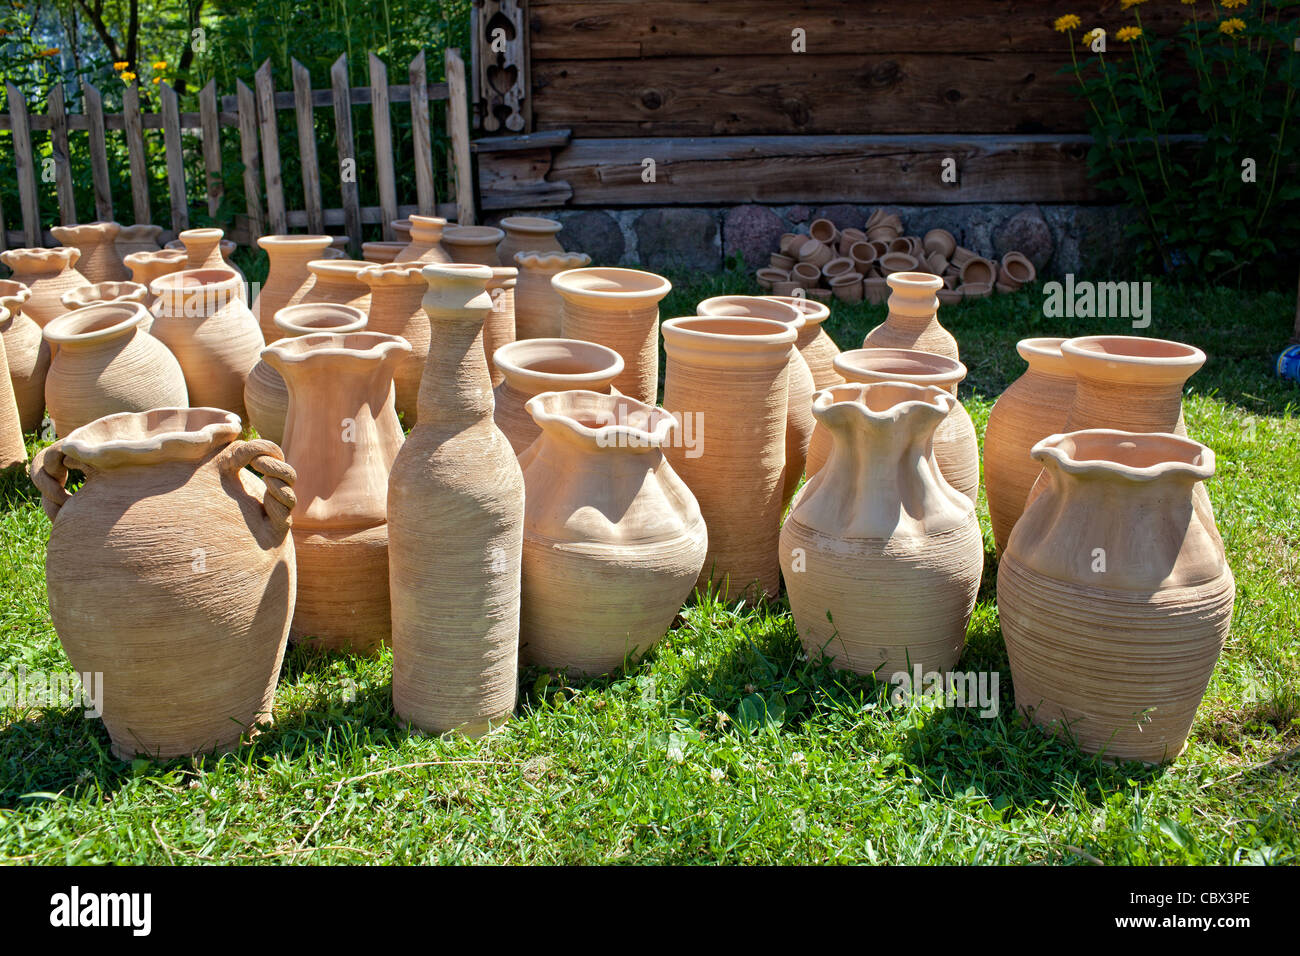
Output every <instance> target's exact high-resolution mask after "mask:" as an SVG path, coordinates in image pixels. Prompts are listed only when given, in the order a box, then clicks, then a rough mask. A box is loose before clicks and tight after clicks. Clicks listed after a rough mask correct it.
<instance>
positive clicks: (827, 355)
mask: <svg viewBox="0 0 1300 956" xmlns="http://www.w3.org/2000/svg"><path fill="white" fill-rule="evenodd" d="M767 298H770V299H773V300H775V301H777V302H782V303H785V304H786V305H791V306H794V308H795V309H797V310H798V311H799V312H800V313H801V314H802V315H803V318H804V323H803V326H802V327H801V328H800V329H799V338H798V339H797V340H796V342H795V344H796V345H797V346H798V347H799V354H800V355H802V356H803V358H804V361H805V362H807V363H808V371H810V372H812V377H813V386H814V387H815V389H816V390H817V391H821V390H822V389H823V388H830V387H831V386H832V385H842V384H844V379H843V377H841V375H840V373H839V372H837V371H835V357H836V356H837V355H839V354H840V349H839V346H837V345H836V344H835V341H834V340H833V339H832V338H831V337H830V335H829V334H827V332H826V330H825V329H824V328H823V327H822V323H823V322H825V321H826V320H827V319H829V318H830V317H831V310H830V309H829V308H828V307H827V306H826V305H825V304H824V303H821V302H814V301H812V300H811V299H808V298H806V297H804V296H801V295H773V296H767Z"/></svg>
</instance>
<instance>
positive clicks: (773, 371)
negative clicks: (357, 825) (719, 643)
mask: <svg viewBox="0 0 1300 956" xmlns="http://www.w3.org/2000/svg"><path fill="white" fill-rule="evenodd" d="M663 329H664V351H665V353H666V354H667V356H668V369H667V374H666V377H665V381H664V408H666V409H667V410H668V411H670V412H672V413H673V414H674V415H675V416H677V418H678V421H680V422H682V428H683V435H682V441H681V442H680V443H677V442H674V444H673V445H672V446H670V447H669V449H668V452H667V454H668V460H669V461H670V462H671V463H672V466H673V468H674V469H675V470H676V472H677V473H678V474H679V475H681V476H682V479H683V480H684V481H685V482H686V484H687V486H688V487H690V489H691V491H692V492H693V493H694V494H695V497H696V499H697V500H698V501H699V503H700V512H701V513H702V514H703V515H704V521H705V523H706V524H707V525H708V529H709V554H708V558H707V559H706V560H705V562H704V569H703V571H702V572H701V574H700V578H699V581H698V586H699V587H700V588H701V589H704V588H705V587H707V586H708V585H709V584H710V583H713V584H715V585H716V586H717V590H718V593H720V594H721V595H722V596H723V597H724V598H726V597H728V596H730V597H733V598H734V597H738V596H740V595H742V594H744V593H746V592H747V591H748V590H749V588H750V586H751V585H754V584H757V588H758V591H759V593H765V594H769V595H775V594H776V593H777V592H778V591H779V589H780V577H779V569H778V564H777V553H776V551H777V535H778V534H779V533H780V526H781V512H782V494H783V490H784V474H785V471H786V457H785V433H786V421H787V418H786V416H787V410H788V407H789V367H790V355H791V349H790V347H791V346H792V345H793V344H794V343H795V340H796V338H797V335H796V332H795V330H794V329H792V328H790V327H789V326H787V325H784V324H782V323H780V322H774V321H772V320H771V319H755V318H744V317H734V316H726V317H723V316H701V317H695V318H677V319H669V320H668V321H667V322H665V323H664V326H663Z"/></svg>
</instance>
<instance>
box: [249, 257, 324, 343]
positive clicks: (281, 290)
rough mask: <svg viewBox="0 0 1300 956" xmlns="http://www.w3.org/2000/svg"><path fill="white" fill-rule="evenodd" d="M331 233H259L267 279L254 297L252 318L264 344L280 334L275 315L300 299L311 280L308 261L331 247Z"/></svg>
mask: <svg viewBox="0 0 1300 956" xmlns="http://www.w3.org/2000/svg"><path fill="white" fill-rule="evenodd" d="M332 241H333V237H332V236H323V235H322V236H262V237H261V238H260V239H258V240H257V244H258V245H259V246H261V247H262V248H263V249H265V250H266V256H267V259H268V265H267V272H266V281H265V282H264V283H262V288H261V289H260V290H259V291H258V293H257V297H256V298H255V299H253V317H254V318H256V319H257V324H258V325H259V326H260V327H261V329H262V337H263V338H264V339H266V341H267V343H268V344H269V343H271V342H274V341H275V340H276V339H278V338H279V337H280V329H279V327H277V326H276V324H275V314H276V313H277V312H279V311H280V310H281V309H283V308H284V307H285V306H286V305H289V304H290V303H291V302H295V301H297V300H298V299H299V298H300V293H301V292H302V289H303V286H305V285H306V284H307V283H308V282H310V281H311V273H310V272H308V271H307V263H309V262H312V261H314V260H316V259H322V258H324V255H325V250H326V249H329V248H331V246H330V243H331V242H332Z"/></svg>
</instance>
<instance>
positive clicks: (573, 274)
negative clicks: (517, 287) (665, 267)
mask: <svg viewBox="0 0 1300 956" xmlns="http://www.w3.org/2000/svg"><path fill="white" fill-rule="evenodd" d="M588 279H589V280H592V281H593V282H600V281H602V280H604V281H608V282H618V281H620V280H622V281H623V283H624V287H623V288H605V289H601V288H593V287H591V286H590V285H583V284H582V283H583V282H584V280H588ZM551 287H552V288H553V289H555V291H556V292H558V293H560V295H562V296H564V297H565V298H566V299H570V300H571V301H580V302H582V301H593V300H602V299H603V300H608V301H610V302H623V303H636V302H643V303H646V304H648V303H650V302H658V301H660V300H661V299H663V297H664V296H666V295H667V294H668V293H669V292H671V291H672V289H673V284H672V283H671V282H669V281H668V280H667V279H665V278H664V277H663V276H660V275H655V274H654V273H653V272H644V271H642V270H640V269H624V268H622V267H620V266H584V267H582V268H580V269H565V270H564V271H563V272H557V273H556V274H555V275H553V276H551Z"/></svg>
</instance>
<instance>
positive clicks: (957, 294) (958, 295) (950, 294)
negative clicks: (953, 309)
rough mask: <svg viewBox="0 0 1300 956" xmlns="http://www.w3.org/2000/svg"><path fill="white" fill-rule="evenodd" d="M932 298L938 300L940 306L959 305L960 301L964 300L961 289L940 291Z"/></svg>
mask: <svg viewBox="0 0 1300 956" xmlns="http://www.w3.org/2000/svg"><path fill="white" fill-rule="evenodd" d="M934 297H935V298H936V299H938V300H939V304H940V305H961V303H962V300H963V299H965V298H966V296H965V293H963V292H962V291H961V289H948V288H944V289H940V290H939V291H938V292H936V293H935V294H934Z"/></svg>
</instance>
